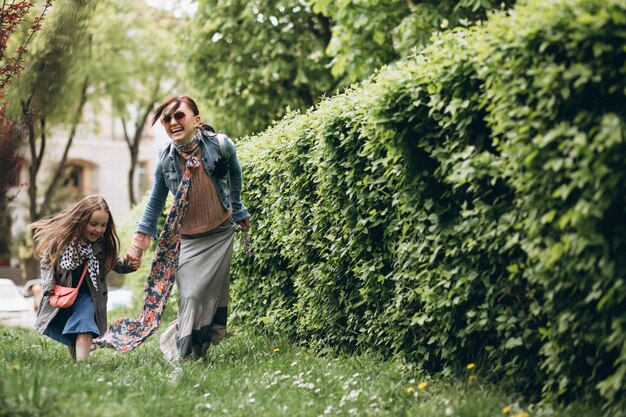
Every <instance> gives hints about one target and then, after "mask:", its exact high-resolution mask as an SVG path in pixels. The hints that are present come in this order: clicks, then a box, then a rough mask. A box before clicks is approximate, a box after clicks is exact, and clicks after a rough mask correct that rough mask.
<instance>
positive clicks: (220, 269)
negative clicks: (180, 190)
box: [160, 218, 236, 361]
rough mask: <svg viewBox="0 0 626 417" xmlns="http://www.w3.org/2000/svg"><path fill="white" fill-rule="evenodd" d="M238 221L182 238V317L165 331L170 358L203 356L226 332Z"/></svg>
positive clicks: (164, 344)
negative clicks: (197, 235)
mask: <svg viewBox="0 0 626 417" xmlns="http://www.w3.org/2000/svg"><path fill="white" fill-rule="evenodd" d="M235 230H236V224H235V223H234V222H233V220H232V219H230V218H229V219H228V220H226V221H225V222H224V223H222V224H221V225H220V226H218V227H217V228H215V229H213V230H211V231H210V232H208V233H206V234H204V235H202V236H201V237H194V238H185V237H182V238H181V240H180V258H179V261H178V270H177V271H176V285H177V287H178V319H177V320H175V321H173V322H172V323H171V324H170V325H169V326H168V328H167V329H166V330H165V332H164V333H163V334H162V335H161V339H160V345H161V351H162V352H163V354H164V355H165V357H166V358H167V359H168V360H170V361H176V360H178V359H180V358H187V357H193V358H195V357H200V356H202V355H204V354H205V352H206V350H207V349H208V347H209V345H210V344H215V345H216V344H218V343H219V342H221V341H222V339H224V336H225V335H226V318H227V314H228V293H229V289H230V263H231V258H232V254H233V241H234V236H235Z"/></svg>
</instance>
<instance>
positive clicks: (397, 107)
mask: <svg viewBox="0 0 626 417" xmlns="http://www.w3.org/2000/svg"><path fill="white" fill-rule="evenodd" d="M624 45H626V4H625V3H624V2H623V1H618V0H603V1H601V0H537V1H528V2H527V3H525V4H523V5H520V6H518V7H517V8H516V9H515V10H512V11H510V12H509V13H508V14H506V15H505V14H503V13H502V14H495V15H493V16H491V18H490V19H489V21H488V22H487V23H485V24H484V25H482V26H480V27H476V28H471V29H464V30H455V31H452V32H449V33H445V34H443V35H440V36H438V37H437V38H436V39H435V40H434V42H433V44H432V45H431V46H430V47H428V48H427V49H426V50H424V51H422V52H421V53H420V54H419V55H417V56H415V57H413V58H411V59H409V60H406V61H404V62H402V63H399V64H397V65H394V66H392V67H388V68H384V69H382V70H381V71H380V72H379V73H378V74H377V75H376V77H374V79H372V80H371V81H368V82H366V83H363V84H362V85H359V86H356V87H354V88H353V89H351V90H350V91H347V92H346V93H344V94H342V95H339V96H336V97H333V98H331V99H328V100H325V101H324V102H322V103H321V104H320V105H319V106H318V107H317V108H316V109H313V110H311V111H310V112H308V113H306V114H295V113H292V114H290V115H289V116H288V117H287V118H285V119H284V120H282V121H280V122H279V123H277V124H276V125H275V126H273V127H272V128H271V129H268V130H267V131H265V132H263V133H261V134H260V135H258V136H256V137H252V138H248V139H247V140H245V141H244V142H242V143H241V144H240V146H239V154H240V159H241V160H242V162H243V164H244V176H245V194H244V200H245V202H246V204H247V205H248V206H249V208H250V210H251V212H252V214H253V222H252V236H253V239H254V249H255V250H256V251H257V255H256V257H254V258H246V257H244V256H243V255H241V254H238V255H237V256H236V260H235V262H236V267H235V270H234V272H233V295H234V306H233V309H232V310H233V313H232V315H233V317H234V318H235V319H236V320H238V321H239V322H242V323H248V324H250V323H258V324H259V325H263V326H267V327H269V328H272V329H276V330H280V331H287V332H288V333H289V334H291V335H292V336H294V337H298V338H301V339H302V340H305V341H307V342H309V343H311V344H312V346H314V347H332V348H337V347H338V348H342V349H350V350H352V349H358V350H364V349H375V350H377V351H380V352H384V353H387V354H388V355H395V354H402V355H404V356H405V357H407V358H408V359H409V360H411V361H413V362H415V363H417V364H419V365H420V366H423V367H424V368H425V369H427V370H430V371H439V370H445V371H454V370H455V369H458V368H459V367H460V366H462V365H463V364H465V363H468V362H476V363H478V364H479V367H478V369H480V370H481V371H482V372H483V375H485V376H488V377H489V378H491V379H492V380H494V381H497V380H501V381H508V382H511V383H513V384H514V385H515V386H516V388H517V389H522V390H524V391H525V392H526V393H528V394H530V395H533V394H540V393H541V395H543V396H544V397H545V398H547V399H550V400H553V399H556V398H560V399H563V400H566V401H568V400H570V399H573V398H580V397H586V398H589V399H598V398H600V399H601V400H602V402H603V404H604V406H605V409H606V411H607V413H611V414H612V415H616V414H620V413H621V415H624V411H623V410H624V409H625V408H626V402H625V400H624V399H623V398H624V397H626V396H625V394H626V390H625V389H624V387H625V386H626V308H625V303H624V302H625V300H624V297H625V295H626V285H625V282H624V278H625V276H626V273H625V270H626V209H625V207H626V142H625V140H624V134H625V130H626V129H625V127H626V122H625V120H626V118H625V111H626V100H625V94H626V63H625V62H626V48H625V47H624Z"/></svg>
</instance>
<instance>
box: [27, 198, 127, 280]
mask: <svg viewBox="0 0 626 417" xmlns="http://www.w3.org/2000/svg"><path fill="white" fill-rule="evenodd" d="M97 210H104V211H106V212H107V213H108V214H109V221H108V223H107V226H106V230H105V231H104V236H103V239H104V273H105V274H107V273H108V272H109V271H110V270H111V269H113V266H115V262H116V260H117V251H118V249H119V246H120V241H119V238H118V236H117V232H116V231H115V222H113V216H112V215H111V210H109V205H108V204H107V202H106V200H105V199H104V198H102V197H100V196H98V195H89V196H87V197H84V198H83V199H82V200H80V201H79V202H78V203H76V205H75V206H74V207H70V208H67V209H65V210H63V211H62V212H60V213H57V214H55V215H53V216H50V217H47V218H45V219H41V220H39V221H37V222H34V223H31V224H30V225H29V226H28V228H29V229H30V230H31V232H32V233H33V240H34V242H35V256H39V257H41V256H42V254H44V253H45V255H44V256H45V257H46V258H48V260H49V261H50V268H51V270H53V271H54V269H55V267H56V265H57V263H58V262H59V260H60V259H61V256H62V253H61V252H62V251H63V248H64V247H65V245H67V244H68V243H69V242H70V241H72V240H73V239H75V238H79V237H80V236H81V235H82V233H83V231H84V230H85V226H86V225H87V223H88V222H89V218H90V217H91V215H92V214H93V212H95V211H97Z"/></svg>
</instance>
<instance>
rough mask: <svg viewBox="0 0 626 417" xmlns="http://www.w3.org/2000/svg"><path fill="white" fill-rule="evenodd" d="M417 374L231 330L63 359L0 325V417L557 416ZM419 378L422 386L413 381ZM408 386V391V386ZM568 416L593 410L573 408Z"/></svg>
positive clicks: (473, 385) (61, 352)
mask: <svg viewBox="0 0 626 417" xmlns="http://www.w3.org/2000/svg"><path fill="white" fill-rule="evenodd" d="M472 374H475V375H476V376H477V380H476V381H475V382H470V381H468V379H467V378H463V380H462V381H453V380H451V379H450V378H443V377H433V378H430V377H428V376H427V375H424V374H420V373H419V371H417V370H416V367H415V366H411V365H409V364H406V363H402V362H401V361H383V360H382V359H380V358H378V357H376V356H371V355H359V356H349V357H346V356H337V355H333V354H330V353H323V354H322V353H320V352H312V351H309V350H307V349H305V348H302V347H300V346H298V345H295V344H293V343H290V342H288V341H287V340H285V339H281V338H275V337H271V336H268V335H259V334H251V333H248V332H244V331H236V332H235V333H234V335H233V336H231V337H228V338H226V339H225V340H224V341H223V342H222V344H220V345H219V346H216V347H212V348H211V349H210V351H209V354H208V356H207V357H206V358H204V359H202V360H198V361H183V362H181V363H178V364H171V363H169V362H167V361H165V360H164V359H163V357H162V355H161V352H160V350H159V348H158V335H156V336H153V337H152V338H150V339H149V340H148V341H147V342H146V343H145V344H144V345H143V346H141V347H139V348H138V349H136V350H135V351H133V352H130V353H127V354H118V353H116V352H113V351H110V350H98V351H95V352H93V353H92V355H91V356H90V357H89V359H88V360H87V361H86V362H83V363H78V364H75V363H72V362H70V360H69V358H68V355H67V352H66V350H65V347H64V346H62V345H60V344H59V343H56V342H54V341H52V340H50V339H48V338H46V337H43V336H40V335H38V334H36V333H35V332H34V331H31V330H27V329H18V328H6V327H0V416H1V417H5V416H6V417H8V416H11V417H20V416H63V417H72V416H129V417H130V416H151V417H155V416H156V417H165V416H168V417H169V416H209V415H210V416H247V417H248V416H420V417H431V416H432V417H435V416H437V417H441V416H446V415H450V416H459V417H478V416H504V414H503V413H502V408H503V407H504V406H507V405H511V404H513V411H512V412H511V413H510V414H509V415H515V414H516V413H518V412H521V411H527V412H529V414H530V415H531V416H544V415H545V416H548V415H551V416H561V415H562V416H565V415H571V414H570V413H568V412H566V411H561V412H553V411H552V410H548V409H544V408H540V407H538V406H534V405H529V404H518V403H517V399H516V398H515V397H514V396H512V395H510V394H506V393H504V392H502V391H499V390H498V389H496V388H495V387H491V386H485V385H483V384H482V383H481V380H480V370H479V369H475V370H473V371H468V377H469V376H471V375H472ZM422 382H426V383H427V386H426V387H425V388H424V389H419V388H418V385H419V384H420V383H422ZM410 391H412V392H410ZM575 414H576V415H577V416H583V415H584V416H592V415H595V414H594V413H592V412H591V411H587V412H582V411H581V410H580V409H579V408H577V412H576V413H575Z"/></svg>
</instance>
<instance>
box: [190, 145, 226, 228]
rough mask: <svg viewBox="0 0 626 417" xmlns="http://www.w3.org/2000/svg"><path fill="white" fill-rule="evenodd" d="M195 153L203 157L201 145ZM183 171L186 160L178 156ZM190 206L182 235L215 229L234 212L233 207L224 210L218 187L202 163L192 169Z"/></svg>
mask: <svg viewBox="0 0 626 417" xmlns="http://www.w3.org/2000/svg"><path fill="white" fill-rule="evenodd" d="M194 155H195V156H196V157H198V158H200V159H202V155H201V150H200V146H198V148H197V149H196V151H195V152H194ZM178 162H179V164H180V167H181V172H185V160H184V159H183V158H181V157H178ZM187 200H188V201H189V207H188V208H187V213H185V218H184V220H183V227H182V231H181V232H182V235H183V236H187V237H193V235H198V234H203V233H206V232H208V231H210V230H213V229H215V228H216V227H217V226H219V225H220V224H222V223H223V222H224V221H226V219H228V218H229V217H230V216H231V215H232V213H233V210H232V207H229V208H228V210H224V207H223V206H222V202H221V201H220V196H219V194H218V192H217V188H216V187H215V184H214V183H213V180H212V179H211V178H210V177H209V174H208V173H207V172H206V170H205V169H204V165H201V167H200V168H199V169H194V170H192V171H191V185H190V186H189V194H188V195H187Z"/></svg>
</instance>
